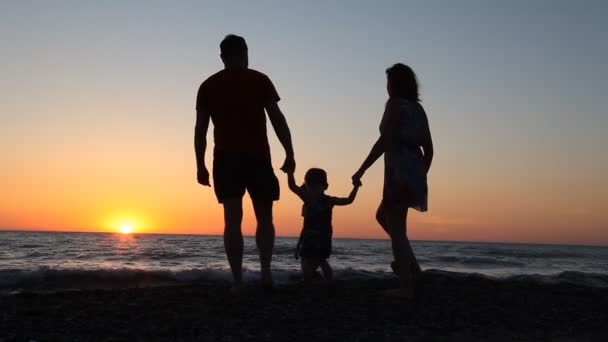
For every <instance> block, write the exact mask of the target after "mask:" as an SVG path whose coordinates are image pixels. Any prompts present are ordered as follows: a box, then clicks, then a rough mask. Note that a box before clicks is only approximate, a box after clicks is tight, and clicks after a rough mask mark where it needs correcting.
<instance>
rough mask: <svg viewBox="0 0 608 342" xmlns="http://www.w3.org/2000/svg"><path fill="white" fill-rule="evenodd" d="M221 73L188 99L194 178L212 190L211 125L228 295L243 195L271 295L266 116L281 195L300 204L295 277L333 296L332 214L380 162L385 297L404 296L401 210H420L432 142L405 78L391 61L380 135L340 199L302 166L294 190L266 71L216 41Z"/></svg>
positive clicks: (287, 138)
mask: <svg viewBox="0 0 608 342" xmlns="http://www.w3.org/2000/svg"><path fill="white" fill-rule="evenodd" d="M220 57H221V59H222V62H223V63H224V69H223V70H220V71H219V72H217V73H215V74H214V75H212V76H210V77H209V78H207V80H205V81H204V82H203V83H202V84H201V86H200V88H199V90H198V95H197V99H196V113H197V115H196V127H195V134H194V146H195V153H196V162H197V169H198V171H197V179H198V182H199V183H200V184H201V185H204V186H211V184H210V179H209V178H210V175H209V170H208V168H207V166H206V165H205V151H206V147H207V139H206V136H207V130H208V128H209V122H210V121H212V122H213V126H214V134H213V135H214V145H215V146H214V151H213V188H214V191H215V195H216V197H217V199H218V201H219V202H220V203H221V204H222V205H223V207H224V224H225V227H224V248H225V251H226V255H227V258H228V263H229V264H230V269H231V271H232V277H233V285H232V290H233V291H235V292H238V291H240V290H241V289H242V286H243V285H242V264H243V234H242V231H241V221H242V218H243V208H242V201H243V196H244V194H245V192H247V193H249V196H250V198H251V201H252V202H253V208H254V212H255V217H256V220H257V228H256V234H255V241H256V245H257V248H258V251H259V256H260V266H261V281H262V286H263V287H265V288H271V287H272V284H273V280H272V273H271V268H270V265H271V260H272V251H273V247H274V239H275V228H274V224H273V217H272V211H273V202H274V201H276V200H278V199H279V182H278V180H277V177H276V175H275V174H274V171H273V168H272V163H271V156H270V147H269V144H268V136H267V132H266V115H268V119H269V120H270V123H271V125H272V128H273V129H274V131H275V133H276V135H277V137H278V139H279V141H280V143H281V145H282V146H283V148H284V150H285V161H284V162H283V165H282V166H281V168H280V169H281V170H282V171H283V172H284V173H286V174H287V181H288V184H289V189H290V190H291V191H292V192H293V193H294V194H296V195H297V196H298V197H299V198H300V199H301V200H302V202H303V209H302V215H303V216H304V227H303V228H302V232H301V235H300V238H299V240H298V243H297V246H296V252H295V254H296V258H298V257H301V267H302V274H303V279H304V281H305V282H310V281H311V280H312V277H313V275H314V274H315V272H316V271H317V269H318V268H321V270H322V273H323V276H324V279H325V280H326V282H327V284H328V288H329V290H330V291H332V292H333V291H334V290H335V287H334V285H333V271H332V269H331V266H330V265H329V262H328V259H329V256H330V255H331V239H332V224H331V221H332V209H333V207H334V206H342V205H348V204H351V203H352V202H353V201H354V200H355V197H356V195H357V191H358V189H359V187H360V186H361V185H362V183H361V179H362V178H363V175H364V174H365V172H366V170H367V169H368V168H369V167H370V166H372V165H373V164H374V163H375V162H376V160H378V158H380V156H382V155H384V187H383V193H382V200H381V202H380V205H379V207H378V210H377V212H376V219H377V221H378V223H379V224H380V226H381V227H382V228H383V229H384V231H386V233H387V234H388V236H389V237H390V239H391V244H392V251H393V256H394V261H392V262H391V268H392V269H393V271H394V272H395V274H396V275H397V276H398V277H399V283H400V286H399V288H398V289H395V290H391V291H390V293H391V294H393V295H396V296H400V297H405V298H412V297H413V296H414V284H415V282H416V279H417V278H418V277H419V275H420V273H421V272H422V270H421V268H420V265H419V264H418V262H417V260H416V256H415V255H414V252H413V250H412V247H411V245H410V242H409V240H408V238H407V213H408V210H409V208H414V209H416V210H418V211H426V210H427V194H428V189H427V173H428V171H429V169H430V167H431V162H432V160H433V142H432V139H431V133H430V129H429V124H428V119H427V116H426V113H425V111H424V108H423V107H422V105H421V104H420V98H419V92H418V81H417V79H416V75H415V73H414V71H413V70H412V69H411V68H410V67H408V66H407V65H404V64H401V63H398V64H395V65H393V66H391V67H390V68H388V69H387V70H386V76H387V92H388V97H389V98H388V100H387V102H386V107H385V110H384V114H383V116H382V120H381V122H380V137H379V138H378V140H377V141H376V142H375V143H374V145H373V147H372V148H371V150H370V152H369V154H368V156H367V157H366V158H365V160H364V161H363V163H362V165H361V167H360V168H359V169H358V170H357V171H356V172H355V173H354V174H353V176H352V182H353V189H352V191H351V193H350V195H349V196H348V197H344V198H342V197H332V196H329V195H326V194H325V190H326V189H327V187H328V183H327V173H326V172H325V171H324V170H322V169H316V168H314V169H310V170H308V171H307V172H306V174H305V176H304V183H303V185H302V186H298V185H297V184H296V181H295V177H294V173H295V169H296V162H295V157H294V150H293V146H292V141H291V133H290V130H289V126H288V125H287V121H286V119H285V116H284V115H283V112H282V111H281V109H280V108H279V105H278V102H279V100H280V97H279V95H278V93H277V90H276V89H275V87H274V85H273V83H272V81H271V80H270V79H269V78H268V76H266V75H265V74H263V73H261V72H258V71H256V70H253V69H250V68H249V67H248V66H249V61H248V48H247V43H246V42H245V39H244V38H243V37H239V36H236V35H232V34H231V35H228V36H226V37H225V38H224V40H222V42H221V43H220Z"/></svg>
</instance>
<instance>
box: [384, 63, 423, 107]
mask: <svg viewBox="0 0 608 342" xmlns="http://www.w3.org/2000/svg"><path fill="white" fill-rule="evenodd" d="M386 77H387V79H388V82H389V83H390V85H391V90H392V91H393V93H394V95H397V96H402V97H405V98H406V99H408V100H410V101H416V102H420V94H419V92H418V79H417V78H416V74H415V73H414V70H412V68H410V67H409V66H407V65H405V64H401V63H397V64H395V65H393V66H392V67H390V68H388V69H386Z"/></svg>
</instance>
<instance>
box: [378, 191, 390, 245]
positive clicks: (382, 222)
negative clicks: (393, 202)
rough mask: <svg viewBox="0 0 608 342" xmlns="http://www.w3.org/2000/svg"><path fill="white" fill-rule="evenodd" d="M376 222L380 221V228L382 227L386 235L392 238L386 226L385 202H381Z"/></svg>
mask: <svg viewBox="0 0 608 342" xmlns="http://www.w3.org/2000/svg"><path fill="white" fill-rule="evenodd" d="M376 221H378V224H380V227H382V229H384V231H385V232H386V234H387V235H388V236H389V237H390V236H391V232H390V231H389V230H388V226H387V225H386V210H385V208H384V200H382V201H381V202H380V205H379V206H378V210H376Z"/></svg>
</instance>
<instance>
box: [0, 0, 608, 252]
mask: <svg viewBox="0 0 608 342" xmlns="http://www.w3.org/2000/svg"><path fill="white" fill-rule="evenodd" d="M222 3H223V2H222ZM465 3H466V4H465ZM222 6H223V7H222ZM0 7H1V8H0V36H3V37H4V39H3V50H2V62H1V65H0V75H2V77H0V88H2V89H3V91H1V92H0V106H1V108H0V117H1V120H0V165H1V167H0V189H2V196H0V229H2V230H21V229H23V230H62V231H91V232H92V231H100V232H107V233H115V234H118V233H125V234H129V233H131V234H133V233H136V234H139V233H169V234H170V233H179V234H182V233H183V234H222V233H223V228H224V222H223V211H222V206H221V205H220V204H219V203H218V202H217V199H216V198H215V194H214V187H213V185H214V184H213V180H212V181H211V182H212V184H211V185H212V187H203V186H200V185H198V184H197V180H196V162H195V156H194V147H193V142H192V141H193V133H194V124H195V113H196V112H195V102H196V94H197V90H198V87H199V86H200V84H201V82H202V81H204V80H205V79H206V78H207V77H209V76H210V75H212V74H214V73H216V72H217V71H219V70H220V69H222V68H223V64H222V62H221V60H220V57H219V43H220V41H221V39H222V38H223V37H224V36H225V35H226V34H228V33H235V34H239V35H242V36H244V37H245V39H246V40H247V43H248V44H249V58H250V67H251V68H253V69H256V70H259V71H261V72H264V73H265V74H267V75H268V76H269V77H270V79H272V81H273V83H274V85H275V86H276V88H277V91H278V93H279V95H280V97H281V101H280V102H279V105H280V106H281V109H282V110H283V112H284V113H285V117H286V120H287V122H288V124H289V126H290V129H291V135H292V138H293V144H294V150H295V158H296V162H297V169H296V174H295V176H296V180H297V182H298V183H299V184H301V183H302V181H303V176H304V173H305V172H306V170H307V169H308V168H312V167H320V168H323V169H325V170H326V171H327V174H328V181H329V189H328V190H327V194H328V195H332V196H346V195H347V194H348V193H349V191H350V189H351V181H350V177H351V176H352V174H353V173H354V172H355V171H356V169H357V168H358V167H359V166H360V164H361V162H362V161H363V159H364V158H365V156H366V155H367V153H368V152H369V149H370V148H371V146H372V145H373V143H374V142H375V140H376V139H377V138H378V135H379V132H378V125H379V123H380V120H381V117H382V113H383V110H384V105H385V103H386V100H387V96H388V95H387V92H386V75H385V69H386V68H387V67H389V66H390V65H391V64H393V63H396V62H402V63H406V64H408V65H411V66H412V68H413V69H414V70H415V71H416V73H417V75H418V78H419V80H420V83H421V97H422V105H423V106H424V108H425V110H426V112H427V114H428V118H429V123H430V127H431V131H432V134H433V139H434V144H435V158H434V161H433V165H432V167H431V170H430V173H429V175H428V182H429V211H428V212H427V213H419V212H415V211H414V210H412V211H410V213H409V214H408V227H407V229H408V230H407V233H408V236H409V237H410V238H411V239H413V240H460V241H463V240H464V241H500V242H542V243H573V244H608V229H607V228H608V210H605V208H604V207H605V204H606V203H608V188H607V187H606V186H605V184H608V154H607V153H606V152H605V150H604V149H605V146H608V138H607V137H608V135H606V129H607V128H608V115H606V106H605V93H606V91H605V84H604V83H605V82H603V81H602V80H605V79H606V77H607V75H608V68H607V67H606V66H607V64H606V63H605V61H606V60H608V49H607V48H606V44H605V43H604V41H605V37H604V35H605V33H604V32H605V30H597V29H592V28H593V27H600V26H599V25H604V24H603V23H604V21H605V20H604V18H603V17H602V16H601V15H600V14H601V13H603V12H602V11H593V10H592V9H591V6H582V5H576V4H572V5H566V4H564V6H549V7H548V8H547V10H540V9H541V8H542V6H540V5H538V4H537V5H534V6H532V7H534V8H536V9H535V10H534V11H528V10H524V7H518V6H507V4H506V3H505V4H504V5H502V6H498V5H495V4H494V5H490V4H485V3H483V2H481V3H480V2H475V3H474V4H473V3H468V2H466V1H465V2H464V3H460V2H458V3H456V2H454V3H452V2H445V3H443V4H442V5H440V6H439V5H432V4H431V3H429V4H426V3H425V5H420V6H418V5H416V6H411V5H408V3H407V2H394V3H393V4H391V5H390V6H380V5H378V4H376V2H365V1H363V2H353V3H352V4H351V3H350V2H349V5H348V6H346V7H347V8H344V6H333V5H327V6H325V5H323V6H311V5H310V4H309V3H307V2H294V3H292V4H290V5H289V6H287V5H286V6H278V5H277V6H266V7H268V8H266V7H264V6H262V7H263V8H262V7H261V6H259V5H258V4H256V3H255V2H251V3H249V2H243V3H239V5H234V4H232V5H230V4H226V5H217V6H215V5H213V6H212V5H209V4H206V2H188V1H187V2H176V3H169V2H159V3H155V5H154V6H152V5H150V8H148V7H146V11H142V8H141V6H138V5H136V4H134V3H132V2H116V3H114V4H113V5H108V4H105V3H102V2H70V3H69V5H63V6H60V5H56V4H55V3H54V2H35V3H33V2H27V1H23V2H20V1H15V2H10V1H9V2H3V3H2V4H1V5H0ZM310 18H315V20H314V22H311V21H310ZM254 22H255V23H264V24H263V25H261V24H260V25H257V24H256V25H252V23H254ZM602 27H603V26H602ZM581 37H584V38H585V39H581ZM573 66H576V67H573ZM268 136H269V144H270V148H271V151H272V163H273V167H274V170H275V172H276V175H277V177H278V179H279V182H280V186H281V194H280V200H279V201H278V202H276V203H275V204H274V213H273V215H274V223H275V226H276V235H277V236H298V235H299V233H300V230H301V228H302V216H301V206H302V202H301V200H299V199H298V198H297V197H296V196H295V195H293V194H292V193H291V192H290V191H289V189H288V188H287V182H286V177H285V175H284V174H283V173H282V172H281V171H280V170H279V168H280V166H281V163H282V162H283V158H284V156H285V154H284V151H283V149H282V148H281V146H280V144H279V142H278V140H277V137H276V135H275V133H274V131H273V129H272V127H271V125H270V123H269V124H268ZM207 142H208V146H207V154H206V164H207V166H208V167H209V171H210V172H212V165H213V160H212V159H213V147H214V145H213V125H211V126H210V129H209V134H208V139H207ZM362 182H363V187H362V188H361V190H360V191H359V194H358V196H357V199H356V200H355V202H354V203H353V204H352V205H349V206H346V207H339V208H336V209H335V210H334V220H333V227H334V228H333V229H334V230H333V231H334V236H335V237H351V238H382V239H385V238H387V236H386V233H385V232H384V231H383V230H382V229H381V228H380V227H379V225H378V223H377V222H376V220H375V212H376V208H377V206H378V204H379V202H380V199H381V196H382V184H383V160H382V158H380V159H379V160H378V161H377V162H376V164H375V165H374V166H373V167H372V168H370V169H369V171H368V172H367V174H366V175H365V176H364V177H363V179H362ZM243 210H244V216H243V229H242V230H243V233H244V234H246V235H253V234H255V231H256V221H255V215H254V213H253V210H252V206H251V201H250V199H249V196H247V195H246V196H245V198H244V200H243Z"/></svg>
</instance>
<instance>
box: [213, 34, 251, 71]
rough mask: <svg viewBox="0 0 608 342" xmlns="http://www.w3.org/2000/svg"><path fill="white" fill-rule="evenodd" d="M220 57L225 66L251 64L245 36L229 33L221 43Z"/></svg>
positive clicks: (245, 65)
mask: <svg viewBox="0 0 608 342" xmlns="http://www.w3.org/2000/svg"><path fill="white" fill-rule="evenodd" d="M220 57H222V62H224V65H225V66H227V67H228V66H243V67H247V66H248V65H249V57H248V54H247V43H246V42H245V38H243V37H240V36H237V35H234V34H229V35H227V36H226V38H224V40H222V42H221V43H220Z"/></svg>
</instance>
